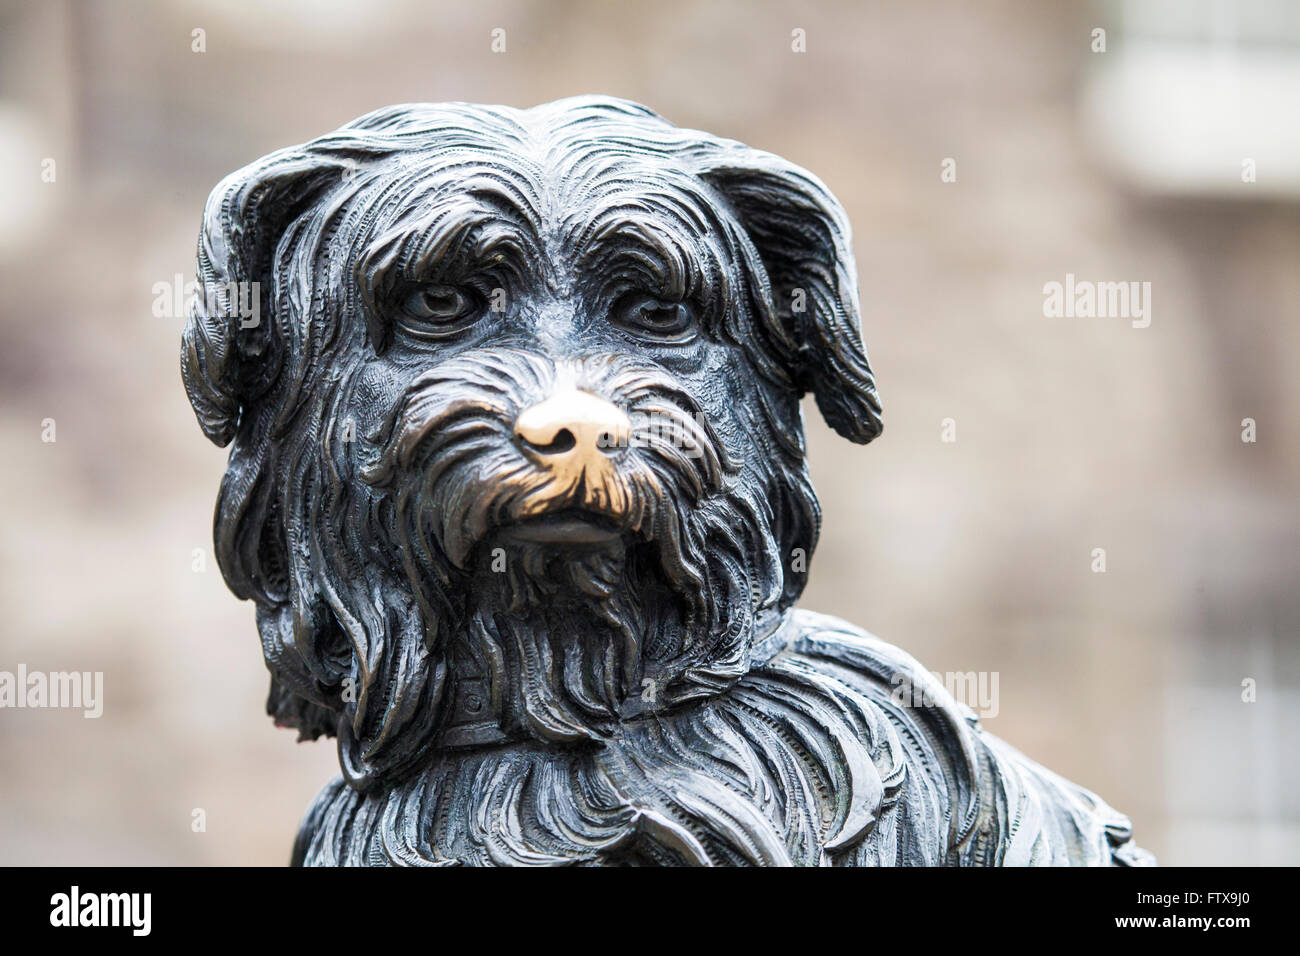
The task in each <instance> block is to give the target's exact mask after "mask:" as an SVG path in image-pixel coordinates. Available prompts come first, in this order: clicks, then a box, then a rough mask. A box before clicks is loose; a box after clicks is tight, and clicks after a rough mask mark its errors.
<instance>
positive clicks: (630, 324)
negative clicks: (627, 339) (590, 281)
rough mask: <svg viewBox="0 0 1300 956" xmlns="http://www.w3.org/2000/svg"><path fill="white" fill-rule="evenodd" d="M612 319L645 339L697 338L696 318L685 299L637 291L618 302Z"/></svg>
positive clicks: (682, 339)
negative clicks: (666, 300)
mask: <svg viewBox="0 0 1300 956" xmlns="http://www.w3.org/2000/svg"><path fill="white" fill-rule="evenodd" d="M612 318H613V320H614V322H615V324H617V325H620V326H622V327H623V328H625V329H627V330H628V331H630V332H633V333H635V334H637V335H640V336H642V337H645V338H652V339H656V340H659V341H663V342H689V341H690V340H691V339H693V338H694V337H695V317H694V316H693V315H692V314H691V309H690V306H688V305H687V304H686V303H684V302H664V301H662V300H660V299H656V298H653V297H651V296H647V295H643V294H638V293H633V294H630V295H626V296H624V297H623V298H621V299H620V300H619V301H618V302H617V303H616V304H615V306H614V313H613V316H612Z"/></svg>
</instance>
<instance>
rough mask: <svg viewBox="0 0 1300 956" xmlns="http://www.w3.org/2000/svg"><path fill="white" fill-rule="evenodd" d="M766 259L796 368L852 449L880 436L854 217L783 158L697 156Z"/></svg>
mask: <svg viewBox="0 0 1300 956" xmlns="http://www.w3.org/2000/svg"><path fill="white" fill-rule="evenodd" d="M698 160H699V162H700V167H699V169H698V175H699V176H700V177H701V178H702V179H704V180H705V181H706V182H708V183H709V184H710V185H711V186H713V188H714V189H716V190H717V191H718V192H720V193H721V194H722V196H723V197H724V198H725V200H726V202H727V203H728V205H729V206H730V208H731V210H732V212H733V214H734V215H735V216H736V218H737V219H738V220H739V221H740V224H741V226H742V227H743V228H744V230H745V233H746V235H747V236H748V239H749V241H750V242H751V243H752V244H753V246H754V248H755V250H756V251H757V253H758V257H759V258H760V259H761V260H762V263H763V267H764V269H765V271H766V273H767V279H768V282H769V283H770V290H768V291H770V295H771V303H772V307H773V309H774V310H775V312H776V316H775V318H776V320H777V321H778V322H780V323H781V325H782V327H783V328H784V330H785V331H786V333H787V334H786V336H782V338H786V337H787V336H788V338H789V339H790V340H792V342H793V344H794V354H793V355H792V356H788V357H787V359H788V362H789V364H790V366H791V367H790V368H788V369H787V372H788V373H789V375H790V377H791V379H792V380H793V382H794V385H795V388H796V389H797V390H798V391H799V392H800V393H801V394H802V393H804V392H808V391H811V392H812V393H813V394H814V396H815V397H816V399H817V407H818V408H820V409H821V412H822V415H823V416H825V418H826V422H827V423H828V424H829V425H830V426H831V427H832V428H834V429H835V430H836V431H837V432H839V433H840V434H841V435H843V436H844V437H845V438H847V439H849V441H853V442H857V443H859V444H865V443H866V442H869V441H871V439H873V438H875V437H876V436H877V435H879V434H880V431H881V428H882V427H883V423H882V421H881V411H880V399H879V397H878V396H877V394H876V383H875V379H874V377H873V376H872V374H871V365H870V363H869V362H868V360H867V352H866V349H865V348H864V347H863V345H862V336H861V332H860V330H859V326H860V318H859V313H858V282H857V272H856V269H855V267H854V263H853V250H852V248H851V245H850V239H851V235H850V229H849V221H848V217H847V216H846V215H845V212H844V209H843V207H841V206H840V204H839V201H838V200H836V198H835V197H834V196H833V195H831V192H830V190H829V189H827V188H826V186H825V185H823V183H822V182H821V180H819V179H818V178H817V177H816V176H814V175H812V174H811V173H809V172H807V171H806V170H804V169H801V168H800V167H798V166H796V165H794V164H793V163H789V162H786V161H785V160H783V159H781V158H780V157H779V156H774V155H772V154H771V153H765V152H762V151H761V150H756V149H750V148H749V147H746V146H742V145H741V144H739V143H733V142H722V143H719V144H718V145H717V147H716V148H711V149H707V150H705V151H703V152H702V153H701V154H699V155H698Z"/></svg>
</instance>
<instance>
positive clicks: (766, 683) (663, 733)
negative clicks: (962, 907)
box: [295, 612, 1143, 866]
mask: <svg viewBox="0 0 1300 956" xmlns="http://www.w3.org/2000/svg"><path fill="white" fill-rule="evenodd" d="M795 618H796V620H795V621H794V622H792V623H791V625H790V627H791V631H792V633H790V634H789V635H787V637H788V646H789V647H790V650H789V651H787V652H785V653H783V654H781V655H779V656H778V657H777V658H776V659H774V660H773V661H771V662H770V663H769V664H767V665H764V666H760V667H758V668H756V669H755V670H754V671H753V672H751V673H750V674H749V675H747V676H746V677H745V678H744V679H743V680H741V681H740V683H739V684H738V685H737V686H736V688H735V689H734V690H733V691H732V692H731V693H730V694H727V695H725V696H723V697H720V698H717V699H715V700H711V701H708V702H707V703H703V704H700V705H696V706H694V707H691V708H687V709H684V710H682V711H678V712H674V713H671V714H668V715H665V716H660V717H655V718H645V719H641V720H637V721H633V722H629V723H628V724H625V725H624V727H623V729H622V731H621V732H620V734H619V735H618V737H617V738H615V739H613V740H611V741H610V742H609V745H608V746H607V747H605V748H603V749H601V750H596V751H587V752H580V753H575V752H571V751H554V750H549V749H545V748H540V747H536V746H518V747H505V748H496V749H491V750H484V751H479V752H476V753H472V754H467V755H461V754H450V755H446V756H444V757H442V758H440V759H439V760H437V761H436V762H435V763H434V764H433V765H432V766H431V767H430V769H429V770H428V771H427V772H426V773H424V774H422V775H421V776H420V777H418V778H415V779H413V780H411V781H409V782H407V783H403V784H399V785H398V786H396V787H394V788H392V789H391V790H389V791H388V792H387V793H385V794H383V795H374V796H363V795H361V794H358V793H356V792H355V791H353V790H351V789H349V788H347V787H346V786H344V785H343V784H342V782H341V781H339V782H336V783H335V784H333V785H332V786H331V787H329V788H327V789H326V790H325V791H324V792H323V793H322V794H321V795H320V797H318V798H317V801H316V804H315V805H314V806H313V808H312V809H311V811H310V812H309V813H308V815H307V818H306V820H305V821H304V823H303V827H302V830H301V834H300V837H299V842H298V846H297V847H296V849H295V857H296V859H297V861H298V862H306V863H313V864H320V865H338V864H352V865H362V864H367V865H396V866H427V865H447V864H457V863H464V864H483V865H645V864H663V863H673V864H688V865H702V866H713V865H792V864H793V865H823V866H825V865H840V866H844V865H848V866H867V865H871V866H895V865H900V866H905V865H912V866H916V865H926V866H940V865H986V866H994V865H1061V864H1068V863H1074V864H1081V863H1082V864H1088V865H1098V864H1101V865H1108V864H1110V863H1111V862H1112V858H1114V859H1115V861H1116V862H1122V863H1137V862H1142V861H1143V854H1142V853H1141V851H1137V850H1135V849H1134V848H1132V847H1131V846H1129V845H1127V841H1128V839H1129V825H1128V821H1127V820H1126V819H1125V818H1124V817H1123V816H1122V815H1121V814H1119V813H1116V812H1115V811H1114V810H1112V809H1111V808H1110V807H1108V806H1107V805H1106V804H1105V803H1103V802H1102V801H1100V800H1098V799H1097V798H1096V797H1095V796H1093V795H1092V794H1090V793H1088V792H1087V791H1085V790H1082V789H1081V788H1079V787H1076V786H1074V785H1073V784H1071V783H1068V782H1067V781H1064V780H1062V779H1061V778H1059V777H1057V776H1055V775H1054V774H1051V773H1049V772H1048V771H1046V770H1043V769H1042V768H1041V767H1038V766H1037V765H1036V764H1033V763H1031V762H1030V761H1027V760H1025V758H1024V757H1022V756H1021V755H1020V754H1018V753H1016V752H1015V751H1014V750H1012V749H1011V748H1010V747H1007V746H1006V745H1005V744H1003V743H1002V742H1001V741H999V740H997V739H996V738H994V737H990V736H989V735H987V734H984V733H983V732H982V731H981V730H980V729H979V725H978V723H977V721H976V720H975V717H974V715H973V714H971V713H970V712H969V711H968V710H965V709H964V708H962V707H961V706H960V705H959V704H957V703H956V702H955V701H953V700H952V698H951V697H949V696H948V694H947V693H946V692H945V691H944V690H943V688H942V687H941V686H939V685H938V684H937V683H935V682H934V678H933V677H932V676H931V675H930V674H929V673H928V672H927V671H925V670H924V669H923V668H921V666H920V665H919V664H917V663H916V662H915V661H914V660H912V659H911V658H909V657H908V656H907V655H905V654H903V653H901V652H900V651H898V650H897V649H896V648H892V647H890V646H889V645H886V644H884V643H883V642H881V641H879V640H877V639H875V638H873V637H871V636H870V635H867V634H864V633H862V632H861V631H857V630H856V629H854V628H850V627H849V626H848V625H845V624H843V623H842V622H839V621H835V620H834V619H833V618H827V617H822V616H819V615H812V614H806V613H803V612H799V613H797V614H796V615H795ZM901 680H906V681H907V682H908V683H909V684H912V685H915V686H920V687H924V688H925V689H926V693H927V694H928V695H930V696H931V698H932V699H933V700H934V703H933V705H932V706H926V707H923V708H919V709H915V710H914V709H909V708H905V707H903V706H900V705H899V704H898V703H897V702H896V700H895V696H896V695H894V693H893V691H894V689H895V688H896V687H897V686H898V683H899V681H901ZM991 768H996V769H997V770H998V771H1000V772H1002V773H1004V774H1005V777H1003V778H1001V780H1002V781H1003V782H995V783H990V782H989V781H990V780H994V781H998V780H999V778H998V777H996V776H994V777H990V774H989V770H990V769H991ZM449 808H456V809H457V810H458V811H459V812H454V813H449V812H447V811H448V809H449ZM936 835H937V838H936Z"/></svg>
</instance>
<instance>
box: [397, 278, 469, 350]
mask: <svg viewBox="0 0 1300 956" xmlns="http://www.w3.org/2000/svg"><path fill="white" fill-rule="evenodd" d="M400 311H401V315H400V317H399V321H400V323H401V325H402V327H403V328H405V329H406V330H407V331H408V332H411V333H412V334H414V335H425V336H435V337H437V336H444V335H448V334H450V333H453V332H459V331H460V330H462V329H464V328H466V327H468V326H469V325H471V324H473V321H474V318H475V314H476V312H477V308H476V305H475V301H474V298H473V297H472V296H471V295H470V294H469V293H467V292H465V291H463V290H461V289H457V288H455V287H454V286H449V285H431V286H424V287H422V288H419V289H416V290H415V291H414V292H412V293H411V294H410V295H408V296H407V297H406V299H405V300H403V302H402V306H401V310H400Z"/></svg>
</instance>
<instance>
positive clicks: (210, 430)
mask: <svg viewBox="0 0 1300 956" xmlns="http://www.w3.org/2000/svg"><path fill="white" fill-rule="evenodd" d="M346 168H347V163H346V162H345V161H344V160H343V159H341V158H339V157H335V156H329V155H328V154H325V153H322V152H320V151H316V150H311V149H308V148H304V147H295V148H292V149H285V150H280V151H279V152H276V153H272V154H270V155H269V156H266V157H264V158H263V159H260V160H258V161H257V162H255V163H252V164H250V165H248V166H245V167H244V168H243V169H241V170H239V171H238V172H235V173H232V174H231V175H229V176H227V177H226V178H225V179H223V180H222V181H221V182H220V183H218V184H217V187H216V188H215V189H214V190H213V191H212V193H211V195H209V196H208V202H207V205H206V207H205V208H204V212H203V226H202V229H201V231H200V233H199V251H198V287H197V290H196V295H195V297H194V300H193V301H192V303H191V305H190V315H189V321H188V323H187V325H186V327H185V332H184V335H183V338H182V342H181V375H182V377H183V378H184V380H185V391H186V393H187V394H188V395H189V399H190V404H191V405H193V406H194V414H195V415H196V416H197V417H198V420H199V425H200V426H201V427H202V428H203V433H204V434H205V435H207V436H208V438H210V439H211V440H212V441H213V442H215V443H216V444H218V445H227V444H229V443H230V441H231V439H232V438H234V436H235V432H236V430H237V428H238V426H239V421H240V413H241V411H244V410H246V407H247V405H248V403H249V402H250V401H252V400H253V399H255V398H256V397H257V396H258V395H259V394H261V392H263V391H265V389H266V388H267V387H268V386H269V385H270V384H271V382H273V381H274V379H275V376H276V373H277V371H278V354H277V351H278V350H277V343H276V341H275V316H274V314H273V312H272V308H271V301H272V300H271V292H272V281H271V263H272V260H273V258H274V256H275V250H276V245H277V244H278V243H279V241H280V238H281V236H282V235H283V234H284V232H285V229H286V228H287V227H288V225H289V224H290V223H291V222H293V220H294V219H295V218H296V217H297V215H298V214H299V213H300V212H302V211H303V210H305V209H307V208H308V207H309V206H310V205H311V203H312V202H314V201H315V200H316V199H317V198H318V197H319V195H320V193H321V191H322V190H323V189H324V188H325V187H326V186H328V185H329V184H330V183H331V182H335V181H337V180H338V178H339V177H340V176H341V175H342V173H343V171H344V170H345V169H346Z"/></svg>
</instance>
